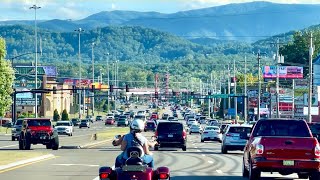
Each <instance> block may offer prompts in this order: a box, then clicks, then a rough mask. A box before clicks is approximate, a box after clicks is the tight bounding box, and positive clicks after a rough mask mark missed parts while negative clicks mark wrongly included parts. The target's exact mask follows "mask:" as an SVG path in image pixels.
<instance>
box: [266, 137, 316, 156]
mask: <svg viewBox="0 0 320 180" xmlns="http://www.w3.org/2000/svg"><path fill="white" fill-rule="evenodd" d="M314 142H315V140H314V139H313V138H311V137H261V140H260V144H262V145H263V146H264V153H263V154H264V157H266V158H267V159H269V160H272V159H313V158H314V157H315V155H314V147H315V144H314Z"/></svg>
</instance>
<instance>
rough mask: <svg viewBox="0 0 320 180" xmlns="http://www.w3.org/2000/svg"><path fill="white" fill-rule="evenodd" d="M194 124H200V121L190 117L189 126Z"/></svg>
mask: <svg viewBox="0 0 320 180" xmlns="http://www.w3.org/2000/svg"><path fill="white" fill-rule="evenodd" d="M192 124H198V122H197V121H196V120H195V119H189V120H188V121H187V126H188V127H190V126H191V125H192Z"/></svg>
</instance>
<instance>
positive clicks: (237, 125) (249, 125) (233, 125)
mask: <svg viewBox="0 0 320 180" xmlns="http://www.w3.org/2000/svg"><path fill="white" fill-rule="evenodd" d="M229 127H250V128H251V127H252V125H251V124H230V125H229Z"/></svg>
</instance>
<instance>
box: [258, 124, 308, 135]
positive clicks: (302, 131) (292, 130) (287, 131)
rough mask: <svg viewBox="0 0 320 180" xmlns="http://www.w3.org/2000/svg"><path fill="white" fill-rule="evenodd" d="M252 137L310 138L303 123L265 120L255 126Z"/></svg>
mask: <svg viewBox="0 0 320 180" xmlns="http://www.w3.org/2000/svg"><path fill="white" fill-rule="evenodd" d="M256 126H257V128H255V131H254V132H253V136H254V137H256V136H292V137H311V135H310V132H309V131H308V127H307V125H306V123H305V122H304V121H296V120H266V121H261V122H260V123H259V124H257V125H256Z"/></svg>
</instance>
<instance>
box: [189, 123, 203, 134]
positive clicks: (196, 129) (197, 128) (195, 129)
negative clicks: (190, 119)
mask: <svg viewBox="0 0 320 180" xmlns="http://www.w3.org/2000/svg"><path fill="white" fill-rule="evenodd" d="M201 132H202V127H201V126H200V125H196V124H193V125H192V126H191V127H190V129H189V134H192V133H201Z"/></svg>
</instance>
